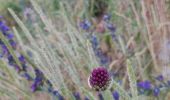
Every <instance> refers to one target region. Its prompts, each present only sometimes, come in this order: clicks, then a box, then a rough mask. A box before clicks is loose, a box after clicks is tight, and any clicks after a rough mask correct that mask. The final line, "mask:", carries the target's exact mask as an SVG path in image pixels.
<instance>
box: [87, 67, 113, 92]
mask: <svg viewBox="0 0 170 100" xmlns="http://www.w3.org/2000/svg"><path fill="white" fill-rule="evenodd" d="M88 83H89V86H90V87H91V88H92V89H94V90H96V91H104V90H106V89H107V88H108V87H109V86H110V83H111V77H110V75H109V72H108V71H107V69H106V68H104V67H98V68H95V69H93V71H92V73H91V75H90V77H89V79H88Z"/></svg>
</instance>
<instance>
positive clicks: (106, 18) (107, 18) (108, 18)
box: [103, 14, 111, 21]
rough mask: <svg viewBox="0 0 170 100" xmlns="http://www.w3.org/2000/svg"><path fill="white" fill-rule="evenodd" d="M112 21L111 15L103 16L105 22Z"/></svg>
mask: <svg viewBox="0 0 170 100" xmlns="http://www.w3.org/2000/svg"><path fill="white" fill-rule="evenodd" d="M110 19H111V15H110V14H105V15H104V16H103V20H104V21H109V20H110Z"/></svg>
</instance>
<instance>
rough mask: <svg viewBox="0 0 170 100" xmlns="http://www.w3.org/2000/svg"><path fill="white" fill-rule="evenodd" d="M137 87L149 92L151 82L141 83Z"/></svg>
mask: <svg viewBox="0 0 170 100" xmlns="http://www.w3.org/2000/svg"><path fill="white" fill-rule="evenodd" d="M137 86H138V87H139V88H142V89H145V90H149V89H151V82H150V81H148V80H146V81H144V82H139V83H138V84H137Z"/></svg>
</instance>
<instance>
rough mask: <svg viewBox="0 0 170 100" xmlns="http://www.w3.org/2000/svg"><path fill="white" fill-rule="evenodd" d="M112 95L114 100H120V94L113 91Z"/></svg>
mask: <svg viewBox="0 0 170 100" xmlns="http://www.w3.org/2000/svg"><path fill="white" fill-rule="evenodd" d="M112 95H113V98H114V100H119V93H118V92H117V91H113V93H112Z"/></svg>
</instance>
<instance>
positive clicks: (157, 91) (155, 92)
mask: <svg viewBox="0 0 170 100" xmlns="http://www.w3.org/2000/svg"><path fill="white" fill-rule="evenodd" d="M159 93H160V89H159V88H157V87H156V88H154V90H153V94H154V96H158V95H159Z"/></svg>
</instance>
